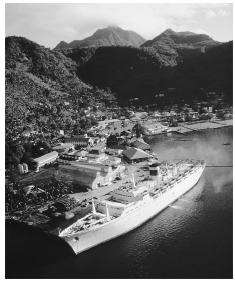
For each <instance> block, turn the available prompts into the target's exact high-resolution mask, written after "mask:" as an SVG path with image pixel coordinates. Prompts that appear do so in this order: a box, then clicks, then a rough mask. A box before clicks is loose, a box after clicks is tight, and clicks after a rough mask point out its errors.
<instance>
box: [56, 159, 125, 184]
mask: <svg viewBox="0 0 235 283" xmlns="http://www.w3.org/2000/svg"><path fill="white" fill-rule="evenodd" d="M124 170H125V166H123V165H115V166H114V165H113V166H110V165H104V164H100V163H88V162H85V161H79V162H76V161H73V162H71V163H70V164H69V165H65V164H63V165H60V166H59V172H60V174H59V176H60V178H63V179H69V180H73V181H74V182H76V183H79V184H80V185H82V186H84V187H86V188H90V189H97V188H99V187H101V186H104V185H108V184H110V183H111V182H112V181H113V180H114V179H115V178H116V177H120V176H121V175H122V173H123V172H124Z"/></svg>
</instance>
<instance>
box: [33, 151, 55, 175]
mask: <svg viewBox="0 0 235 283" xmlns="http://www.w3.org/2000/svg"><path fill="white" fill-rule="evenodd" d="M57 158H58V152H57V151H52V152H49V153H47V154H45V155H42V156H40V157H38V158H35V159H34V160H33V163H34V165H35V168H36V170H39V169H40V168H41V167H42V166H44V165H46V164H50V163H53V162H55V161H56V159H57Z"/></svg>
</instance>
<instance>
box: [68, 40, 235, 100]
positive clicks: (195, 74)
mask: <svg viewBox="0 0 235 283" xmlns="http://www.w3.org/2000/svg"><path fill="white" fill-rule="evenodd" d="M232 46H233V44H232V42H229V43H224V44H219V45H214V46H211V47H208V48H207V50H206V52H205V53H204V52H192V53H190V56H184V57H181V58H183V59H182V60H176V62H171V61H170V60H172V61H173V59H172V57H170V56H169V58H167V56H166V57H163V55H162V54H160V53H157V52H155V53H154V52H152V51H149V49H148V48H133V47H100V48H98V49H97V50H96V51H95V52H94V55H93V56H91V57H90V58H89V59H88V60H86V61H84V63H83V64H80V65H79V66H78V69H77V73H78V75H79V77H80V78H82V79H83V81H84V82H87V83H89V84H92V85H96V86H98V87H101V88H105V87H109V88H110V89H111V91H113V92H115V93H116V94H117V97H118V99H119V102H121V103H128V100H129V99H130V98H134V97H136V98H139V99H140V100H141V101H142V103H153V102H154V97H155V95H156V94H158V93H159V92H165V93H167V92H168V89H174V90H175V91H174V93H173V94H171V99H170V101H168V102H171V103H172V102H173V101H174V100H177V99H179V100H180V99H185V100H187V101H188V102H192V100H193V99H195V98H196V97H197V95H199V94H200V92H201V90H200V89H204V90H205V91H209V90H214V91H219V92H221V91H223V92H225V93H226V96H227V97H228V98H229V99H230V101H231V99H232V82H233V79H232V73H233V72H232V70H233V69H232V62H233V47H232ZM74 51H75V50H74ZM164 55H165V54H164ZM69 56H70V58H72V57H73V56H72V54H70V55H69ZM179 56H181V55H179ZM169 62H170V63H171V64H169ZM201 99H203V97H201ZM168 102H167V103H168Z"/></svg>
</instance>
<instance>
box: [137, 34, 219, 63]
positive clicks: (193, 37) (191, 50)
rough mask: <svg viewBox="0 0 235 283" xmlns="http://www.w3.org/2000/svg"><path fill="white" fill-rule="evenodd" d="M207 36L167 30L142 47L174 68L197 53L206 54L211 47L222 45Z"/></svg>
mask: <svg viewBox="0 0 235 283" xmlns="http://www.w3.org/2000/svg"><path fill="white" fill-rule="evenodd" d="M220 44H221V43H220V42H217V41H214V40H213V39H212V38H211V37H209V36H208V35H206V34H196V33H193V32H189V31H185V32H175V31H173V30H172V29H167V30H165V31H164V32H163V33H161V34H160V35H158V36H157V37H155V38H154V39H152V40H148V41H146V42H144V43H143V44H142V45H141V47H142V48H147V49H149V52H152V53H156V54H160V55H161V56H162V57H164V58H165V62H166V65H168V66H174V65H177V64H178V63H179V62H181V61H182V60H184V58H185V57H188V56H191V55H192V54H195V53H196V52H199V53H200V52H202V53H203V52H206V50H207V49H208V48H210V47H211V46H217V45H220ZM167 61H168V62H167Z"/></svg>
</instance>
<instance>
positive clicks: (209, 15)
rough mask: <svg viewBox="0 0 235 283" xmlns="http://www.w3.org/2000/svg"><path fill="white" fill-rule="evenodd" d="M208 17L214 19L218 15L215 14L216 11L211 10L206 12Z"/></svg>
mask: <svg viewBox="0 0 235 283" xmlns="http://www.w3.org/2000/svg"><path fill="white" fill-rule="evenodd" d="M206 16H207V17H208V18H214V17H216V16H217V15H216V13H215V12H214V11H212V10H209V11H207V12H206Z"/></svg>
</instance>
